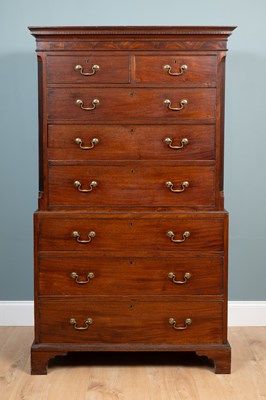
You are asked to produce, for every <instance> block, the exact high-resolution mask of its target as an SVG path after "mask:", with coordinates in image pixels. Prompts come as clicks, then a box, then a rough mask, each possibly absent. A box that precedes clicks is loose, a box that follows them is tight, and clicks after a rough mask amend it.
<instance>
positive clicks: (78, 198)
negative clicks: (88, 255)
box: [49, 164, 215, 207]
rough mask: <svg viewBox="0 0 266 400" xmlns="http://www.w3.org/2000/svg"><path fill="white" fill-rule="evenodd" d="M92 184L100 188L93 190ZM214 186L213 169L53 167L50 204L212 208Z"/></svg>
mask: <svg viewBox="0 0 266 400" xmlns="http://www.w3.org/2000/svg"><path fill="white" fill-rule="evenodd" d="M92 182H96V183H97V186H96V187H93V183H92ZM214 182H215V170H214V167H203V166H201V167H198V166H179V167H176V166H164V165H156V166H153V165H152V166H151V165H149V166H147V167H146V166H143V164H142V165H141V166H139V164H138V165H136V164H131V165H130V164H128V165H116V166H109V165H101V166H95V165H94V166H82V167H81V166H51V167H50V168H49V204H50V206H59V205H67V206H71V205H73V206H81V205H82V206H92V205H98V206H106V205H108V204H110V202H111V203H112V205H121V206H122V205H124V206H129V205H137V206H151V205H152V206H159V205H166V206H184V207H191V206H194V207H201V206H209V207H211V206H214V194H215V190H214ZM96 183H94V184H95V185H96ZM170 183H172V185H170ZM167 185H168V186H167ZM83 190H86V191H87V190H90V191H89V192H82V191H83ZM173 190H178V192H173Z"/></svg>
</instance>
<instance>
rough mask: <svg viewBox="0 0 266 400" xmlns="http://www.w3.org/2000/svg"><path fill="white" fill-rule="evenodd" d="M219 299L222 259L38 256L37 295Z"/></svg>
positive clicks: (221, 282)
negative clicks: (187, 296) (217, 296)
mask: <svg viewBox="0 0 266 400" xmlns="http://www.w3.org/2000/svg"><path fill="white" fill-rule="evenodd" d="M117 287H119V295H120V296H126V295H129V296H133V295H142V296H151V295H160V296H165V295H171V296H175V295H176V296H180V295H182V296H184V295H221V294H222V291H223V257H220V256H215V257H191V256H188V257H168V258H162V257H156V258H142V257H138V258H137V257H132V258H129V257H127V258H121V257H117V258H114V257H73V256H72V257H40V258H39V294H40V295H41V296H51V295H52V296H60V295H61V296H98V295H99V296H110V295H113V296H114V295H118V293H117Z"/></svg>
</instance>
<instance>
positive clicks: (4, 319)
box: [0, 301, 266, 326]
mask: <svg viewBox="0 0 266 400" xmlns="http://www.w3.org/2000/svg"><path fill="white" fill-rule="evenodd" d="M33 320H34V318H33V301H0V326H32V325H33ZM228 325H229V326H266V301H229V304H228Z"/></svg>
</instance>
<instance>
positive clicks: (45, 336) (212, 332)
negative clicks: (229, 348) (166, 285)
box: [39, 298, 223, 344]
mask: <svg viewBox="0 0 266 400" xmlns="http://www.w3.org/2000/svg"><path fill="white" fill-rule="evenodd" d="M222 307H223V303H222V302H219V301H210V302H207V301H206V302H204V301H191V302H184V301H182V302H178V301H177V302H170V301H162V300H161V298H160V299H159V298H158V301H157V302H149V301H148V302H140V301H134V300H132V301H125V300H124V301H123V300H122V299H121V300H120V301H93V300H91V299H90V301H86V300H85V299H83V300H82V301H75V300H74V301H72V302H71V301H68V300H65V299H64V300H62V301H51V300H45V301H41V302H40V305H39V315H40V324H39V328H40V340H41V342H43V343H44V342H46V343H95V344H97V343H99V344H100V343H101V344H103V343H131V344H133V343H162V344H163V343H164V344H170V343H171V344H175V343H176V344H180V343H184V344H189V343H193V344H197V343H210V342H211V343H213V344H214V343H221V342H222V340H223V332H222V329H221V327H222V324H223V316H222ZM82 328H83V329H82ZM84 328H85V329H84ZM175 328H186V329H175Z"/></svg>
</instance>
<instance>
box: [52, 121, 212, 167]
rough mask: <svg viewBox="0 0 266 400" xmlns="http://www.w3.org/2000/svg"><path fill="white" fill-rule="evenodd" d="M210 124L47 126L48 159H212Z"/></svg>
mask: <svg viewBox="0 0 266 400" xmlns="http://www.w3.org/2000/svg"><path fill="white" fill-rule="evenodd" d="M214 138H215V126H214V125H131V126H125V125H100V126H99V125H49V130H48V158H49V159H50V160H154V159H156V160H214V159H215V142H214Z"/></svg>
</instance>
